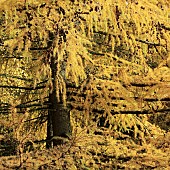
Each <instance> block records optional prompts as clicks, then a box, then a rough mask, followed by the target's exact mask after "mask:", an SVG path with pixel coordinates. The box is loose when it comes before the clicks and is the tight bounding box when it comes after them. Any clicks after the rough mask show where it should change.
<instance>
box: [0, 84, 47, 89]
mask: <svg viewBox="0 0 170 170" xmlns="http://www.w3.org/2000/svg"><path fill="white" fill-rule="evenodd" d="M0 87H1V88H11V89H23V90H38V89H44V88H45V87H46V86H37V87H21V86H8V85H0Z"/></svg>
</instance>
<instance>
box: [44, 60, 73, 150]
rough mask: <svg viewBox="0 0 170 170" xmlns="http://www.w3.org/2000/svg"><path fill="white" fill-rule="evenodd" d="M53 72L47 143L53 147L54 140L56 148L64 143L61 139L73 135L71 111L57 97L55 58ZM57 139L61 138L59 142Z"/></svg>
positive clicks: (52, 62)
mask: <svg viewBox="0 0 170 170" xmlns="http://www.w3.org/2000/svg"><path fill="white" fill-rule="evenodd" d="M51 71H52V83H53V90H52V93H50V94H49V103H50V106H49V112H48V125H47V141H50V142H47V147H51V139H54V140H53V146H56V145H58V144H62V143H63V141H62V140H61V139H64V138H68V137H69V136H70V135H71V123H70V111H69V109H68V107H66V106H64V103H63V100H62V99H61V100H60V101H58V99H57V95H56V90H57V89H56V73H57V63H56V61H55V58H54V57H52V58H51ZM57 137H59V138H58V140H57ZM60 137H62V138H60ZM59 139H60V140H59Z"/></svg>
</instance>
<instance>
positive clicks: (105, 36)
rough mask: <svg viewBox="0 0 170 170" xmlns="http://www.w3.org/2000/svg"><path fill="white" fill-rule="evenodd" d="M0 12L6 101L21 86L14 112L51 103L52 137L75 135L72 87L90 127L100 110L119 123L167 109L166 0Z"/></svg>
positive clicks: (73, 2)
mask: <svg viewBox="0 0 170 170" xmlns="http://www.w3.org/2000/svg"><path fill="white" fill-rule="evenodd" d="M0 12H1V20H0V22H1V28H0V40H1V41H0V43H1V46H0V47H1V56H0V57H1V58H0V62H1V66H0V67H1V77H2V78H1V79H2V81H1V83H2V84H0V87H1V88H3V92H4V94H5V95H6V96H7V95H8V96H10V92H9V91H8V90H6V88H8V89H11V88H13V89H14V88H16V89H19V92H18V93H17V94H15V97H13V96H11V101H10V102H11V103H13V102H14V101H15V100H16V101H17V102H18V103H17V104H13V106H14V108H18V109H19V108H20V109H22V106H23V105H22V104H24V106H25V107H26V106H28V105H25V104H28V103H29V101H31V100H36V99H40V100H41V102H42V106H44V105H45V103H46V105H48V108H46V109H47V110H48V125H47V127H48V128H47V139H48V140H50V139H51V137H52V136H59V137H69V134H71V125H70V115H69V112H70V109H69V107H70V106H68V103H69V97H70V96H68V95H67V94H68V91H69V90H68V87H75V88H76V87H78V88H79V90H78V92H77V93H76V96H74V101H75V102H72V107H73V108H76V109H78V108H79V110H81V108H83V110H84V112H83V114H84V115H83V116H84V117H85V119H86V123H88V121H89V120H90V116H91V114H92V113H93V112H95V111H96V112H99V113H100V114H99V115H100V116H99V117H105V118H106V120H107V121H109V123H110V124H115V121H117V122H119V123H120V122H122V121H123V120H124V118H125V116H124V115H123V113H133V112H134V113H137V114H138V113H149V112H150V111H148V110H152V109H153V108H155V107H156V106H158V107H159V109H163V108H164V106H165V105H164V103H162V102H161V100H162V101H163V99H165V98H169V96H170V93H169V89H168V85H167V84H166V82H169V81H170V74H169V73H170V69H169V68H168V67H169V65H168V61H169V57H170V56H169V54H170V53H169V48H170V47H169V45H170V42H169V41H170V34H169V30H170V28H169V23H170V8H169V1H168V0H167V1H156V0H153V1H151V2H148V1H146V0H141V1H139V2H138V1H128V0H127V1H125V0H94V1H90V0H89V1H86V0H58V1H55V0H49V1H45V0H37V1H34V0H25V1H24V0H19V1H18V0H7V1H1V2H0ZM6 78H7V79H8V81H7V80H6ZM10 78H11V79H10ZM13 79H15V80H13ZM9 83H10V84H11V85H9ZM153 85H154V86H153ZM155 85H156V86H155ZM162 86H164V87H166V88H164V90H162V89H161V90H158V89H160V87H162ZM21 87H22V88H21ZM80 87H81V88H80ZM140 87H142V89H141V88H140ZM22 90H25V91H29V93H28V92H26V93H24V95H23V92H22ZM31 91H34V92H35V93H31ZM158 91H159V92H158ZM157 92H158V94H157ZM7 93H8V94H7ZM84 93H85V95H86V97H85V99H83V101H81V100H80V94H81V95H82V96H83V94H84ZM5 95H4V96H3V97H2V98H1V102H2V103H7V100H8V99H7V98H6V99H5V97H6V96H5ZM13 95H14V94H13ZM153 96H154V97H155V98H153ZM5 101H6V102H5ZM151 101H156V103H154V104H152V102H151ZM77 103H78V104H77ZM43 104H44V105H43ZM24 106H23V108H24ZM166 109H167V106H166ZM153 110H154V111H155V110H156V109H153ZM101 113H102V116H101ZM115 113H122V114H121V115H120V116H119V117H116V116H115V117H113V114H115ZM96 116H98V115H97V114H95V115H93V118H94V117H95V118H94V119H98V118H96ZM126 118H127V119H126V120H127V121H126V122H125V123H122V124H121V125H122V126H127V125H128V126H131V124H132V121H131V120H132V119H133V116H132V115H128V116H126ZM107 121H105V123H106V122H107ZM105 123H104V124H105ZM58 139H60V138H58ZM59 143H60V141H59V140H57V141H56V142H54V145H57V144H59Z"/></svg>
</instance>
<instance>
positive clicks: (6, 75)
mask: <svg viewBox="0 0 170 170" xmlns="http://www.w3.org/2000/svg"><path fill="white" fill-rule="evenodd" d="M0 76H1V77H5V78H8V77H10V78H14V79H19V80H24V81H29V82H30V81H33V79H26V78H23V77H19V76H11V75H9V74H0Z"/></svg>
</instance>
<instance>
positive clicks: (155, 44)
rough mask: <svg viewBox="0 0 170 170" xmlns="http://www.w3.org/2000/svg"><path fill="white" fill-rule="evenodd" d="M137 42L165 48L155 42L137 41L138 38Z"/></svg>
mask: <svg viewBox="0 0 170 170" xmlns="http://www.w3.org/2000/svg"><path fill="white" fill-rule="evenodd" d="M135 40H136V41H138V42H141V43H144V44H147V45H151V46H163V45H162V44H160V43H154V42H150V41H146V40H140V39H137V38H136V39H135Z"/></svg>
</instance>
